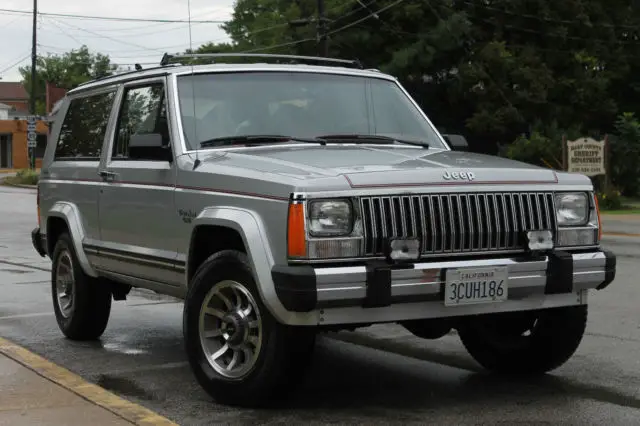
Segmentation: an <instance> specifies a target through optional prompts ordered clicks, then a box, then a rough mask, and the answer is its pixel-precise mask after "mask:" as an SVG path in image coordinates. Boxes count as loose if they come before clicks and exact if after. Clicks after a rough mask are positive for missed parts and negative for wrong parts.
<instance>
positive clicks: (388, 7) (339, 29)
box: [327, 0, 404, 36]
mask: <svg viewBox="0 0 640 426" xmlns="http://www.w3.org/2000/svg"><path fill="white" fill-rule="evenodd" d="M403 1H404V0H396V1H395V2H393V3H391V4H389V5H387V6H385V7H383V8H382V9H380V10H378V11H377V12H372V13H370V14H369V15H367V16H365V17H364V18H360V19H358V20H357V21H353V22H351V23H349V24H347V25H345V26H342V27H340V28H338V29H337V30H333V31H330V32H329V33H327V36H330V35H332V34H335V33H339V32H340V31H344V30H346V29H347V28H351V27H353V26H354V25H358V24H359V23H360V22H363V21H366V20H367V19H369V18H373V17H374V16H378V14H380V13H382V12H384V11H385V10H388V9H391V8H392V7H394V6H396V5H398V4H400V3H402V2H403Z"/></svg>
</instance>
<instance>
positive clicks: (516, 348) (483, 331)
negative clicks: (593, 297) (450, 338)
mask: <svg viewBox="0 0 640 426" xmlns="http://www.w3.org/2000/svg"><path fill="white" fill-rule="evenodd" d="M586 324H587V306H586V305H582V306H570V307H562V308H553V309H545V310H540V311H528V312H514V313H505V314H494V315H487V316H480V317H472V318H465V319H464V321H463V322H461V323H460V325H459V326H458V334H459V335H460V339H461V340H462V343H463V344H464V346H465V348H466V349H467V351H468V352H469V354H470V355H471V356H472V357H473V358H474V359H475V360H476V361H477V362H478V363H480V364H481V365H482V366H483V367H484V368H486V369H488V370H490V371H494V372H498V373H507V374H543V373H546V372H548V371H551V370H554V369H556V368H558V367H560V366H561V365H562V364H564V363H565V362H566V361H568V360H569V358H571V356H573V354H574V353H575V351H576V350H577V349H578V346H579V345H580V342H581V341H582V336H583V335H584V332H585V328H586Z"/></svg>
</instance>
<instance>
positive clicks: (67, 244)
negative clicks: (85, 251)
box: [51, 234, 81, 334]
mask: <svg viewBox="0 0 640 426" xmlns="http://www.w3.org/2000/svg"><path fill="white" fill-rule="evenodd" d="M64 251H68V252H69V257H70V258H71V268H72V269H73V278H74V283H73V289H72V291H73V294H72V296H73V309H72V311H71V315H69V317H68V318H65V317H64V316H63V315H62V312H61V310H60V306H59V301H58V290H57V285H56V282H57V279H58V262H59V259H60V256H61V255H62V254H63V252H64ZM51 266H52V267H51V297H52V298H53V310H54V312H55V315H56V320H57V321H58V325H59V326H60V328H61V329H62V331H63V332H64V333H65V334H66V331H67V330H69V329H70V328H72V327H73V322H74V321H73V319H74V317H75V316H76V311H77V309H78V282H79V279H80V276H79V275H78V273H80V272H81V271H79V268H78V262H77V257H76V254H75V251H74V250H73V247H72V244H71V239H70V238H69V235H68V234H62V235H60V237H59V238H58V241H57V242H56V245H55V248H54V250H53V262H52V265H51Z"/></svg>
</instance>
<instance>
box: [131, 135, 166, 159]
mask: <svg viewBox="0 0 640 426" xmlns="http://www.w3.org/2000/svg"><path fill="white" fill-rule="evenodd" d="M129 158H131V159H132V160H152V161H153V160H156V161H168V162H170V163H171V162H172V161H173V153H172V152H171V147H170V146H168V145H165V144H164V141H163V139H162V135H161V134H160V133H145V134H141V135H131V137H130V138H129Z"/></svg>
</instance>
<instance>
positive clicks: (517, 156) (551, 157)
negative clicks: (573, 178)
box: [504, 131, 562, 169]
mask: <svg viewBox="0 0 640 426" xmlns="http://www.w3.org/2000/svg"><path fill="white" fill-rule="evenodd" d="M504 155H505V156H506V157H508V158H510V159H512V160H518V161H522V162H525V163H529V164H534V165H536V166H541V167H548V168H552V169H561V168H562V142H561V141H560V140H558V141H554V140H552V139H550V138H547V137H545V136H543V135H542V133H540V132H537V131H535V132H533V133H531V137H530V138H529V139H527V138H525V137H524V136H523V137H520V138H518V139H516V141H515V142H513V143H512V144H511V145H509V146H507V147H506V149H505V150H504Z"/></svg>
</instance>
